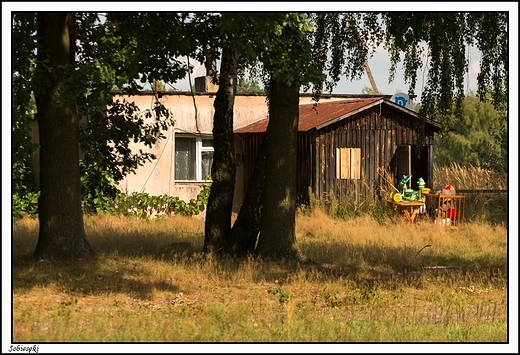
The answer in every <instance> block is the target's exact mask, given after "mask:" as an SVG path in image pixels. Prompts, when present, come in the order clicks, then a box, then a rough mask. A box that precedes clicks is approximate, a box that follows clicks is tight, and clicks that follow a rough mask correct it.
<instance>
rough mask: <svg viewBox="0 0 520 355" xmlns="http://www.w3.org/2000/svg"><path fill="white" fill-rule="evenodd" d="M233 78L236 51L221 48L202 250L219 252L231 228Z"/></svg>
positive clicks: (234, 166) (232, 191) (234, 171)
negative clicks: (210, 181)
mask: <svg viewBox="0 0 520 355" xmlns="http://www.w3.org/2000/svg"><path fill="white" fill-rule="evenodd" d="M236 79H237V54H236V52H233V51H230V50H228V49H224V51H223V54H222V64H221V69H220V79H219V88H218V91H217V96H216V97H215V102H214V104H213V105H214V107H215V115H214V118H213V147H214V150H215V151H214V154H213V165H212V167H211V178H212V180H213V182H212V184H211V191H210V194H209V197H208V206H207V210H206V222H205V233H204V249H203V250H204V251H205V252H217V251H219V252H222V251H223V248H224V245H225V243H226V240H227V237H228V235H229V231H230V229H231V212H232V209H233V194H234V189H235V175H236V164H235V147H234V137H233V106H234V103H235V90H236Z"/></svg>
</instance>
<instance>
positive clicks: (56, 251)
mask: <svg viewBox="0 0 520 355" xmlns="http://www.w3.org/2000/svg"><path fill="white" fill-rule="evenodd" d="M73 26H74V15H73V14H71V13H64V12H63V13H49V12H44V13H39V14H38V35H39V37H40V44H41V47H40V50H39V52H38V63H37V70H38V71H39V73H40V74H39V75H40V76H39V77H40V78H42V80H40V81H38V83H37V85H39V86H36V85H35V91H36V106H37V112H38V113H37V117H38V127H39V132H40V189H41V195H40V199H39V201H38V208H39V213H38V216H39V222H40V233H39V237H38V244H37V245H36V249H35V252H34V256H35V257H37V258H41V259H67V258H71V257H83V256H87V255H90V254H93V251H92V248H91V246H90V244H89V243H88V241H87V238H86V235H85V229H84V225H83V213H82V210H81V184H80V172H79V144H78V129H79V128H78V117H77V111H76V106H75V99H74V94H72V93H71V92H72V88H67V87H66V85H65V79H64V78H67V77H70V75H71V74H72V72H73V70H74V55H75V45H74V39H73V36H72V34H71V31H72V29H73Z"/></svg>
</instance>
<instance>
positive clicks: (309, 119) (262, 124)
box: [235, 98, 383, 133]
mask: <svg viewBox="0 0 520 355" xmlns="http://www.w3.org/2000/svg"><path fill="white" fill-rule="evenodd" d="M379 101H383V99H382V98H366V99H365V98H363V99H347V100H341V101H333V102H324V103H323V102H322V103H320V102H318V105H317V106H316V107H314V105H313V104H304V105H300V119H299V123H298V131H309V130H311V129H313V128H316V127H323V126H326V125H327V123H330V122H331V121H338V120H340V119H343V118H345V117H347V116H350V115H351V114H354V113H356V112H358V111H360V110H361V109H363V108H365V107H367V106H371V105H372V104H374V103H376V102H379ZM267 123H268V119H267V118H266V119H263V120H260V121H257V122H255V123H252V124H250V125H247V126H244V127H241V128H238V129H236V130H235V133H261V132H265V131H266V130H267Z"/></svg>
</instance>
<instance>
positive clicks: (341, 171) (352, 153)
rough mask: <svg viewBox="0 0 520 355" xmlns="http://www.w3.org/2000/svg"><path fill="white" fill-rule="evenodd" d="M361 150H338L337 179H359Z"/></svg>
mask: <svg viewBox="0 0 520 355" xmlns="http://www.w3.org/2000/svg"><path fill="white" fill-rule="evenodd" d="M360 171H361V148H336V179H359V178H360V176H361V174H360Z"/></svg>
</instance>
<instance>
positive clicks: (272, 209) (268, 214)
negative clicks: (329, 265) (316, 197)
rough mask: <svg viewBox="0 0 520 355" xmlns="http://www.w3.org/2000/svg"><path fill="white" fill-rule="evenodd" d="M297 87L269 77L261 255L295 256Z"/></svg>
mask: <svg viewBox="0 0 520 355" xmlns="http://www.w3.org/2000/svg"><path fill="white" fill-rule="evenodd" d="M298 89H299V88H298V87H291V86H289V85H287V84H285V83H281V82H277V81H276V80H273V79H271V82H270V84H269V94H268V97H269V124H268V126H267V141H266V143H267V146H266V166H265V182H264V189H263V191H262V216H261V222H260V238H259V240H258V246H257V253H258V256H260V257H267V258H274V259H280V258H285V259H297V258H299V253H298V250H297V248H296V230H295V228H296V141H297V136H298V117H299V107H298V102H299V92H298Z"/></svg>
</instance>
